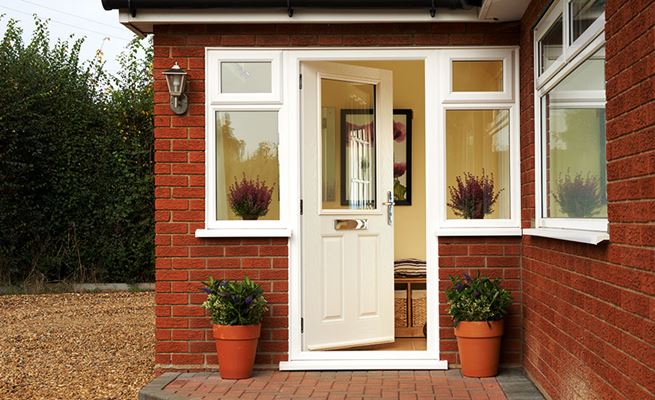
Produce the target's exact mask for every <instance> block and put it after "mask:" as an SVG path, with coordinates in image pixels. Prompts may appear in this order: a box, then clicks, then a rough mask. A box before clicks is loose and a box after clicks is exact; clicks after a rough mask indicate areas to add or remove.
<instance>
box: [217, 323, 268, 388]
mask: <svg viewBox="0 0 655 400" xmlns="http://www.w3.org/2000/svg"><path fill="white" fill-rule="evenodd" d="M213 327H214V339H216V352H217V353H218V369H219V372H220V374H221V378H223V379H246V378H250V377H251V376H252V367H253V365H254V364H255V353H256V352H257V340H258V339H259V333H260V331H261V324H258V325H235V326H230V325H214V326H213Z"/></svg>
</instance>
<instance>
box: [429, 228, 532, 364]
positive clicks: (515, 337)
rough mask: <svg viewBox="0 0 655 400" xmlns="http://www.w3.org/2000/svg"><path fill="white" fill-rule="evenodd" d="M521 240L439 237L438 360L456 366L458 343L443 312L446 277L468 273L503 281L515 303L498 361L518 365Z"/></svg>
mask: <svg viewBox="0 0 655 400" xmlns="http://www.w3.org/2000/svg"><path fill="white" fill-rule="evenodd" d="M520 264H521V239H520V238H519V237H462V238H453V237H441V238H439V289H440V291H439V303H440V305H439V326H440V332H439V338H440V345H441V358H442V359H444V360H448V362H450V363H454V364H459V363H460V361H459V354H458V352H457V340H456V339H455V335H454V332H453V321H452V318H451V317H450V316H449V315H448V314H447V313H446V310H447V309H448V306H447V304H446V295H445V293H444V292H443V289H445V288H447V287H450V285H451V283H450V279H449V275H461V274H462V273H464V272H468V273H470V274H472V275H475V274H476V273H477V272H478V271H479V272H480V274H481V275H483V276H488V277H491V278H502V279H503V280H504V282H503V287H505V288H506V289H508V290H510V291H511V292H512V296H513V297H514V304H513V305H512V307H511V308H510V310H509V314H508V315H507V317H506V318H505V335H504V336H503V344H502V357H501V362H503V363H504V364H515V365H516V364H520V362H521V290H520V287H521V282H520V278H521V269H520Z"/></svg>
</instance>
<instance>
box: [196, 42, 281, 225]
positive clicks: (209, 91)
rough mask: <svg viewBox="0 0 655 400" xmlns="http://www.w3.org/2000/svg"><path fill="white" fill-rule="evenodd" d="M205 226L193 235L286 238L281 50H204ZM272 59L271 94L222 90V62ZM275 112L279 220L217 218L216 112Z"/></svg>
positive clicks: (267, 60) (270, 60)
mask: <svg viewBox="0 0 655 400" xmlns="http://www.w3.org/2000/svg"><path fill="white" fill-rule="evenodd" d="M205 59H206V60H207V62H206V63H205V76H206V79H205V93H206V96H207V97H206V100H205V101H206V108H205V115H206V121H205V168H206V173H205V229H198V230H196V233H195V235H196V237H289V236H290V235H291V230H290V229H289V212H290V208H289V207H288V203H289V201H290V198H289V190H288V187H289V179H288V175H289V173H288V155H287V151H288V140H289V138H288V135H287V134H286V132H288V130H289V129H288V115H287V109H286V107H285V104H284V102H283V96H282V90H281V87H282V85H283V82H282V80H283V77H282V69H281V68H282V67H281V63H282V53H281V52H280V51H257V50H250V51H248V50H217V49H210V48H207V49H206V50H205ZM224 61H228V62H271V83H272V85H271V87H272V91H271V93H221V92H220V78H221V71H220V65H221V62H224ZM219 111H276V112H277V113H278V118H277V120H278V126H277V129H278V162H279V174H280V176H279V188H278V190H279V193H280V216H279V219H278V220H256V221H242V220H218V219H217V216H216V208H217V201H218V199H217V196H216V178H217V175H216V173H217V170H216V150H215V149H216V112H219Z"/></svg>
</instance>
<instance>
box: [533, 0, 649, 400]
mask: <svg viewBox="0 0 655 400" xmlns="http://www.w3.org/2000/svg"><path fill="white" fill-rule="evenodd" d="M549 3H550V2H549V1H547V0H534V1H533V2H532V3H531V4H530V6H529V7H528V10H527V11H526V13H525V15H524V17H523V20H522V21H521V69H520V82H521V154H522V157H521V179H522V191H523V198H522V209H523V212H522V216H523V226H524V227H529V226H530V225H531V220H532V219H533V218H534V212H535V210H534V119H533V118H534V109H533V104H534V102H533V89H534V81H533V68H532V66H533V54H532V52H533V47H532V31H531V29H532V26H533V24H534V22H535V21H536V19H537V17H538V15H539V14H540V12H541V11H542V10H543V9H544V8H545V7H547V6H548V4H549ZM605 13H606V25H605V34H606V40H607V43H606V58H607V61H606V68H605V75H606V97H607V114H606V118H607V126H606V129H607V132H606V134H607V159H608V164H607V176H608V180H609V182H608V193H607V194H608V199H609V204H608V215H609V222H610V242H609V244H607V243H605V244H600V245H598V246H592V245H584V244H578V243H572V242H565V241H559V240H553V239H546V238H537V237H528V236H525V237H523V243H522V248H523V250H522V251H523V256H522V268H521V270H522V292H523V293H522V294H523V328H524V339H523V343H524V346H523V356H524V358H523V365H524V367H525V369H526V370H527V372H528V373H529V374H530V376H531V377H532V379H533V380H534V381H535V382H536V383H537V384H538V386H540V387H541V389H542V390H543V391H544V392H545V393H546V394H547V395H548V396H549V397H550V398H552V399H569V398H585V399H593V398H611V399H647V398H655V339H654V338H655V322H654V320H655V312H653V310H654V309H655V273H654V270H655V225H654V223H655V207H654V206H655V189H653V188H654V187H655V185H654V183H655V140H654V139H653V138H654V136H655V135H654V134H655V90H654V88H655V1H652V0H647V1H646V0H645V1H636V2H624V1H620V0H608V1H607V3H606V11H605Z"/></svg>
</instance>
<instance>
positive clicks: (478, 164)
mask: <svg viewBox="0 0 655 400" xmlns="http://www.w3.org/2000/svg"><path fill="white" fill-rule="evenodd" d="M509 179H510V171H509V110H448V111H446V185H447V191H446V196H447V209H448V213H447V218H448V219H462V218H464V219H482V218H503V219H506V218H510V185H509Z"/></svg>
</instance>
